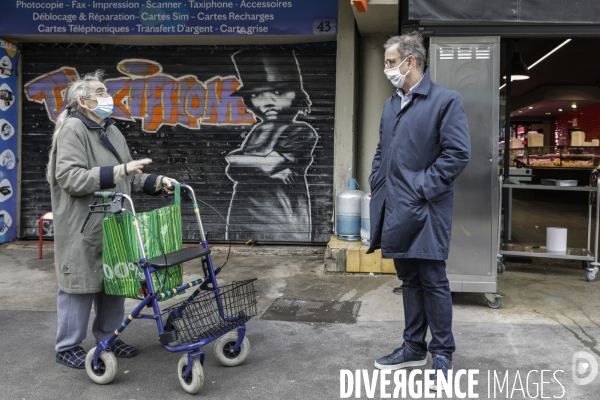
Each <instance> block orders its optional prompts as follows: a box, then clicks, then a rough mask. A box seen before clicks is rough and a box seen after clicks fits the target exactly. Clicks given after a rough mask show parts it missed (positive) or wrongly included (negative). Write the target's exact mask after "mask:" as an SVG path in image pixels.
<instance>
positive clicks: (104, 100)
mask: <svg viewBox="0 0 600 400" xmlns="http://www.w3.org/2000/svg"><path fill="white" fill-rule="evenodd" d="M96 101H97V102H98V105H97V106H96V108H94V109H93V110H92V109H89V108H88V110H90V111H91V112H93V113H94V114H96V116H97V117H98V118H100V119H106V118H108V117H109V116H110V114H112V112H113V99H112V97H110V96H107V97H99V96H96Z"/></svg>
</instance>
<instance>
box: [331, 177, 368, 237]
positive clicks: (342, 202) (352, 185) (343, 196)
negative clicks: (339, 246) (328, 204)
mask: <svg viewBox="0 0 600 400" xmlns="http://www.w3.org/2000/svg"><path fill="white" fill-rule="evenodd" d="M364 194H365V193H364V192H363V191H362V190H358V182H356V179H353V178H352V179H350V180H348V189H346V190H342V191H341V192H340V193H339V194H338V195H337V198H336V203H335V204H336V207H335V208H336V213H335V221H336V222H335V226H336V228H337V237H338V239H340V240H360V200H361V198H362V196H363V195H364Z"/></svg>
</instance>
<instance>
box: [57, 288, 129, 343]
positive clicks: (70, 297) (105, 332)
mask: <svg viewBox="0 0 600 400" xmlns="http://www.w3.org/2000/svg"><path fill="white" fill-rule="evenodd" d="M56 302H57V308H56V312H57V314H58V332H57V334H56V345H55V349H56V351H57V352H58V351H65V350H69V349H72V348H73V347H77V346H79V345H80V344H81V342H83V340H84V339H85V337H86V334H87V328H88V322H89V320H90V312H91V310H92V303H93V304H94V312H95V313H96V316H95V318H94V323H93V325H92V333H93V334H94V337H95V338H96V343H98V342H100V341H102V340H105V339H108V338H109V337H110V335H112V334H113V332H114V331H115V329H117V328H118V327H119V325H121V323H122V322H123V314H124V313H125V297H120V296H109V295H107V294H105V293H104V292H99V293H87V294H69V293H65V292H63V291H62V290H60V289H58V295H57V301H56Z"/></svg>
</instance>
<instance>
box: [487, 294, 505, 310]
mask: <svg viewBox="0 0 600 400" xmlns="http://www.w3.org/2000/svg"><path fill="white" fill-rule="evenodd" d="M501 305H502V298H501V297H496V299H495V300H494V301H490V300H488V306H490V308H493V309H494V310H495V309H497V308H500V306H501Z"/></svg>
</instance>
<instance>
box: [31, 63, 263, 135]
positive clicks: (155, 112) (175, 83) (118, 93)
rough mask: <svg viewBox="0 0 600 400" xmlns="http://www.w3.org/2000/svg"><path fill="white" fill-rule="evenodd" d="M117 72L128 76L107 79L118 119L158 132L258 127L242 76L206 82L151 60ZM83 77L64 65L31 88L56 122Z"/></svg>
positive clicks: (33, 98) (121, 67)
mask: <svg viewBox="0 0 600 400" xmlns="http://www.w3.org/2000/svg"><path fill="white" fill-rule="evenodd" d="M117 69H118V70H119V71H121V72H122V73H123V74H125V75H128V76H127V77H120V78H114V79H107V80H106V82H105V85H106V88H107V89H108V91H109V92H110V93H113V96H114V110H113V114H112V118H116V119H122V120H128V121H135V120H141V121H142V129H143V130H144V131H146V132H156V131H157V130H158V129H160V127H161V126H162V125H182V126H184V127H186V128H189V129H200V126H201V125H252V124H254V123H255V122H256V120H255V117H254V114H253V113H252V112H250V111H249V110H248V109H247V107H246V105H245V104H244V100H243V99H242V97H240V96H234V93H235V91H236V90H237V89H238V88H239V87H240V82H239V81H238V79H237V78H236V77H233V76H228V77H225V78H223V77H220V76H218V77H214V78H212V79H210V80H208V81H206V82H201V81H199V80H198V79H197V78H196V77H194V76H192V75H186V76H183V77H180V78H174V77H172V76H170V75H167V74H163V73H162V66H161V65H160V64H158V63H155V62H153V61H150V60H140V59H127V60H122V61H121V62H120V63H119V64H118V66H117ZM77 79H79V75H78V74H77V71H76V70H75V69H74V68H70V67H62V68H60V69H58V70H55V71H52V72H49V73H47V74H44V75H42V76H40V77H38V78H36V79H34V80H32V81H30V82H28V83H26V84H25V94H26V96H27V98H28V99H29V100H31V101H35V102H38V103H42V104H44V105H45V107H46V110H47V111H48V116H49V118H50V119H51V120H52V121H56V120H57V118H58V115H59V114H60V113H61V112H62V111H63V109H64V106H65V104H64V99H65V96H66V89H67V87H68V86H69V84H70V83H71V82H74V81H76V80H77Z"/></svg>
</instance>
